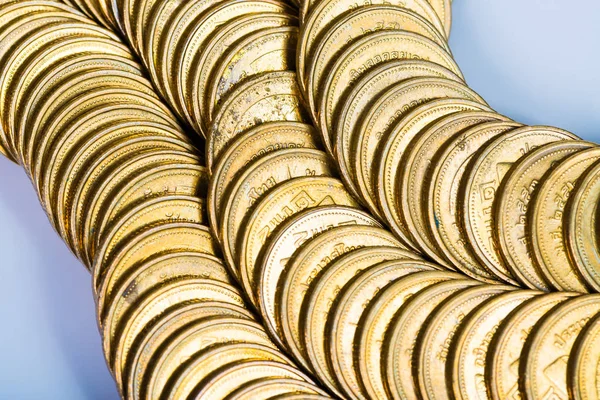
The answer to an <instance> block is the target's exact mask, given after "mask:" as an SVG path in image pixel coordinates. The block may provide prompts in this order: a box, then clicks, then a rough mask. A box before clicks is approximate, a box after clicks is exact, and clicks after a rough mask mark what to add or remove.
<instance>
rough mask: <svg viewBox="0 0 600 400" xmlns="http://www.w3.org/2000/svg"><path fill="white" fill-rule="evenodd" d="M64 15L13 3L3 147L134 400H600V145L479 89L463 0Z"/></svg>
mask: <svg viewBox="0 0 600 400" xmlns="http://www.w3.org/2000/svg"><path fill="white" fill-rule="evenodd" d="M68 3H70V4H71V6H73V7H77V8H78V9H79V10H80V11H76V9H74V8H71V7H68V6H64V5H61V4H60V3H57V2H52V1H4V2H2V3H0V4H2V6H1V8H0V20H2V22H4V23H3V24H0V25H1V26H6V27H7V28H5V29H3V30H0V35H1V36H0V45H1V46H2V47H3V48H5V49H8V50H7V52H6V53H4V54H3V55H2V56H1V57H0V73H2V75H1V76H0V112H1V114H0V117H1V118H2V127H3V131H2V132H1V134H2V135H1V136H0V139H1V141H0V144H1V145H2V148H3V150H4V152H5V154H7V155H8V156H9V157H12V158H13V159H14V160H17V161H19V162H21V163H22V164H23V165H24V167H25V168H26V170H27V171H28V172H29V174H30V176H31V177H32V181H33V182H34V184H35V185H36V188H37V189H38V192H39V193H40V200H41V202H42V204H43V206H44V207H45V209H46V210H47V211H48V214H49V217H50V220H51V221H52V222H53V224H54V225H55V227H56V229H57V231H58V232H59V233H60V234H61V236H62V237H63V238H64V239H65V241H66V243H67V244H68V245H69V246H70V247H71V248H72V250H73V251H74V253H75V254H77V256H78V257H79V258H80V259H81V260H82V262H83V263H84V264H85V265H87V266H88V267H89V268H90V270H91V272H92V274H93V281H94V285H93V288H94V293H95V295H96V299H97V304H98V322H99V326H100V327H101V332H102V334H103V343H104V349H105V353H106V357H107V360H108V364H109V366H110V368H111V370H112V372H113V374H114V376H115V380H116V382H117V385H118V387H119V389H120V392H121V394H122V396H123V398H127V399H188V398H206V399H225V398H227V399H321V398H327V397H328V396H334V397H338V398H349V399H418V398H428V399H429V398H436V399H445V398H456V399H458V398H461V399H471V398H473V399H477V398H479V399H483V398H493V399H506V398H527V399H537V398H557V399H559V398H560V399H562V398H568V397H571V398H576V399H590V398H596V397H600V392H598V389H597V388H596V385H595V374H596V370H597V369H598V368H599V367H600V350H598V349H600V347H599V346H598V345H596V342H599V343H600V295H599V294H594V293H591V292H598V289H599V288H600V246H599V242H598V235H597V233H596V230H595V228H596V226H597V224H596V217H597V213H598V211H597V205H598V204H599V202H600V150H599V149H598V148H597V147H596V146H595V145H594V144H592V143H588V142H584V141H582V140H579V139H577V137H576V136H574V135H573V134H571V133H569V132H566V131H563V130H560V129H558V128H553V127H547V126H523V125H522V124H519V123H517V122H514V121H511V120H510V119H509V118H507V117H505V116H502V115H499V114H498V113H496V112H495V111H493V110H492V109H491V108H490V107H489V105H487V104H486V103H485V101H484V100H483V99H482V98H481V97H480V96H479V95H478V94H477V93H475V92H474V91H473V90H471V89H470V88H469V87H468V86H467V84H466V83H465V81H464V78H463V76H462V74H461V72H460V69H459V67H458V66H457V64H456V62H455V61H454V59H453V58H452V54H451V52H450V49H449V47H448V43H447V38H448V35H449V32H450V24H451V3H450V1H449V0H411V1H404V0H403V1H394V2H391V3H390V2H367V3H361V4H357V3H356V2H354V1H350V0H314V1H305V2H302V3H301V4H295V3H286V2H285V1H283V0H244V1H240V0H202V1H191V2H180V1H170V0H146V1H144V0H121V1H108V0H95V1H93V0H79V1H69V2H68ZM81 13H84V14H85V15H87V17H89V18H92V19H95V20H96V22H97V23H98V24H100V25H103V26H104V27H105V28H99V27H98V25H94V24H93V23H92V22H91V21H90V20H88V19H87V18H86V17H84V16H83V14H81ZM2 32H4V33H2ZM12 32H16V33H12ZM118 37H123V38H125V39H126V42H127V44H128V46H129V47H128V48H126V47H125V46H123V45H122V44H120V43H119V42H118V40H119V39H118ZM117 50H118V51H117ZM132 53H135V54H136V55H137V58H134V57H133V56H132ZM137 59H139V60H140V62H141V64H137V61H135V60H137ZM144 76H148V78H149V80H146V78H144ZM150 82H151V83H150ZM155 93H157V94H155ZM169 110H173V113H171V112H170V111H169ZM182 126H185V128H182ZM203 147H205V149H202V148H203ZM196 148H199V149H201V152H202V153H204V154H205V156H204V157H200V156H199V155H198V154H197V151H196V150H195V149H196ZM204 164H205V165H206V168H204V167H202V166H201V165H204ZM596 177H598V179H597V178H596ZM204 225H207V227H205V226H204ZM254 312H256V315H257V317H258V318H255V317H254V315H255V314H253V313H254ZM257 321H258V322H257Z"/></svg>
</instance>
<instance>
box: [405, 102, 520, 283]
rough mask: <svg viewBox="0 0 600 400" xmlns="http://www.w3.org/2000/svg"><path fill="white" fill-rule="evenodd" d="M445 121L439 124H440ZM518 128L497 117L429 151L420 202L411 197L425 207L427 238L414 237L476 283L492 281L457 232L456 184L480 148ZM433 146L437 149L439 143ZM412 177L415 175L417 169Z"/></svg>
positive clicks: (515, 124)
mask: <svg viewBox="0 0 600 400" xmlns="http://www.w3.org/2000/svg"><path fill="white" fill-rule="evenodd" d="M469 114H470V115H474V113H473V112H468V113H457V114H455V115H456V116H460V115H465V116H467V115H469ZM446 118H451V117H446ZM446 118H444V119H441V120H440V121H444V120H446ZM519 126H521V125H520V124H517V123H514V122H511V121H507V120H506V119H503V118H501V117H497V121H494V122H487V123H486V122H479V123H477V124H476V125H474V126H473V127H472V128H470V129H467V130H464V129H461V131H460V132H458V133H457V134H455V135H454V136H453V137H451V138H449V139H448V140H447V141H446V142H445V143H443V145H442V147H433V148H432V149H431V151H428V152H427V155H425V156H424V157H425V158H426V157H430V156H431V155H432V154H436V155H435V159H434V160H433V161H431V166H430V170H429V172H428V173H427V174H426V175H425V176H427V175H429V176H430V177H431V178H430V179H427V181H426V183H425V184H424V185H423V189H424V191H423V196H422V197H423V198H422V199H421V198H419V196H417V197H415V199H417V198H419V201H423V202H424V203H425V207H423V212H422V217H423V221H422V222H423V224H424V228H426V229H427V233H428V235H417V236H424V237H425V238H426V239H427V240H428V241H429V242H430V244H431V245H432V246H433V247H432V248H433V249H435V251H437V252H438V254H439V255H440V257H443V258H444V259H446V260H448V261H449V262H450V264H451V265H454V266H456V268H457V269H459V270H461V271H463V272H465V273H467V274H468V275H470V276H473V277H476V278H479V279H480V278H481V277H483V276H485V277H486V279H493V276H492V275H491V274H489V273H487V271H486V270H484V269H482V268H481V266H480V265H479V262H478V261H477V260H475V259H474V258H473V256H472V255H471V253H470V251H469V249H468V248H467V247H466V245H465V237H466V234H465V233H464V230H463V229H461V224H460V219H459V207H460V205H459V203H458V199H459V190H460V182H461V180H462V178H463V176H464V174H465V171H466V170H467V168H468V167H467V165H468V163H469V161H470V160H471V159H472V158H473V155H474V154H475V153H476V151H477V150H478V149H479V148H480V147H481V146H483V145H484V144H485V143H486V142H488V141H489V140H491V139H493V138H495V137H498V136H499V135H502V134H504V133H506V132H507V131H510V130H511V129H515V128H517V127H519ZM442 129H443V128H442ZM434 146H439V143H438V144H436V145H434ZM434 152H435V153H434ZM407 153H408V152H406V154H407ZM425 158H421V161H424V160H425ZM421 165H422V163H421ZM417 168H418V167H417ZM413 173H414V172H413ZM416 173H418V169H417V170H416ZM417 176H418V175H417ZM418 179H423V176H420V177H419V178H417V180H416V181H414V182H415V183H417V185H418V182H419V181H418ZM417 190H418V186H417ZM413 206H414V204H413Z"/></svg>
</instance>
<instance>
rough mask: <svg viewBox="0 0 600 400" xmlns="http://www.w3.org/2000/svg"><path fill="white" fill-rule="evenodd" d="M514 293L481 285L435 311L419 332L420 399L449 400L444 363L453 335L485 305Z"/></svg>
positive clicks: (416, 359) (415, 357) (417, 379)
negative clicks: (494, 298) (447, 399)
mask: <svg viewBox="0 0 600 400" xmlns="http://www.w3.org/2000/svg"><path fill="white" fill-rule="evenodd" d="M510 290H515V288H513V287H512V286H504V285H480V286H475V287H471V288H467V289H463V290H461V291H460V292H458V293H456V294H455V295H453V296H452V297H450V298H449V299H447V300H446V301H444V302H443V303H442V304H441V305H440V306H439V307H437V308H436V309H435V310H434V311H433V313H432V314H431V315H430V317H429V318H428V319H427V322H426V323H425V325H424V326H423V327H422V328H421V330H420V332H419V337H418V338H417V342H416V347H415V349H414V352H413V362H414V363H415V364H416V365H418V366H419V368H418V369H416V374H415V375H416V376H415V377H414V379H415V383H416V385H417V392H418V393H419V395H420V396H421V397H422V398H427V399H445V398H448V393H450V387H448V382H446V380H445V379H440V377H444V376H446V375H445V374H446V363H447V360H448V355H449V351H450V346H451V345H452V343H453V338H454V335H455V333H456V331H457V330H458V329H459V327H460V326H461V323H462V321H464V319H465V318H467V317H468V316H469V315H470V313H471V312H472V311H473V310H474V309H476V308H477V307H478V306H480V305H481V304H482V303H483V302H484V301H486V300H488V299H490V298H493V297H496V296H498V295H500V294H502V293H505V292H508V291H510Z"/></svg>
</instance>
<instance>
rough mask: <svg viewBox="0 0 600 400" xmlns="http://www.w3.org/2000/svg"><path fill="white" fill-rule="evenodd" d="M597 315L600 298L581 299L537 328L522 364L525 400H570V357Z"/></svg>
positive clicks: (558, 308) (553, 312)
mask: <svg viewBox="0 0 600 400" xmlns="http://www.w3.org/2000/svg"><path fill="white" fill-rule="evenodd" d="M598 312H600V295H597V294H596V295H587V296H579V297H575V298H573V299H569V300H567V301H565V302H563V303H561V304H560V305H557V306H556V307H554V308H553V309H552V310H551V311H549V312H548V313H547V314H546V315H545V316H544V318H543V319H542V320H540V321H539V322H538V323H537V324H536V325H535V326H534V328H533V331H532V332H531V334H530V335H529V337H528V338H527V343H526V346H525V349H524V350H523V353H522V354H521V360H520V368H519V372H520V375H521V379H522V385H521V388H522V389H523V390H524V393H523V394H524V395H525V398H528V399H541V398H543V397H544V396H545V397H546V398H548V397H550V396H554V398H561V399H566V398H568V390H567V363H568V360H569V355H570V354H571V350H572V349H573V344H574V342H575V340H576V339H577V336H578V335H579V333H580V332H581V330H582V329H583V327H584V326H585V325H586V324H587V323H588V322H589V321H590V320H591V319H592V318H593V317H594V316H595V315H596V314H598ZM550 398H551V397H550Z"/></svg>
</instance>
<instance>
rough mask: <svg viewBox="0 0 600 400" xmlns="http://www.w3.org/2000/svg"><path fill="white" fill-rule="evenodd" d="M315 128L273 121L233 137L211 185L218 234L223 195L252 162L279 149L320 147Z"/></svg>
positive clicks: (213, 219) (211, 211) (211, 213)
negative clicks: (235, 137)
mask: <svg viewBox="0 0 600 400" xmlns="http://www.w3.org/2000/svg"><path fill="white" fill-rule="evenodd" d="M319 142H320V139H319V138H318V136H317V133H316V132H315V130H314V128H313V127H312V126H310V125H307V124H303V123H300V122H290V121H284V122H269V123H265V124H261V125H258V126H256V127H255V128H252V129H250V130H249V131H248V132H246V133H244V134H243V135H241V136H240V137H238V138H237V139H235V140H233V141H232V143H231V144H230V145H228V146H227V148H226V149H225V150H224V152H223V154H222V155H221V156H220V157H219V159H218V160H216V163H215V165H214V166H213V169H212V176H211V179H210V182H209V187H208V199H207V202H208V204H209V205H210V206H209V209H208V212H209V214H208V217H209V220H210V225H211V227H212V228H213V230H214V231H215V233H217V232H218V231H219V230H218V226H219V217H220V209H221V204H222V199H223V196H224V195H225V194H226V193H227V192H228V188H229V186H230V185H231V183H232V182H233V181H235V178H236V177H238V176H239V175H240V174H241V173H242V172H243V170H244V168H245V167H247V166H248V165H249V164H250V163H252V162H254V161H255V160H257V159H258V158H260V157H263V156H264V155H266V154H268V153H271V152H273V151H277V150H283V149H297V148H309V149H311V148H312V149H315V148H318V146H319V145H318V143H319Z"/></svg>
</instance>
